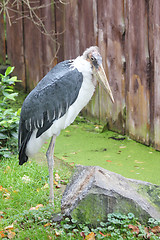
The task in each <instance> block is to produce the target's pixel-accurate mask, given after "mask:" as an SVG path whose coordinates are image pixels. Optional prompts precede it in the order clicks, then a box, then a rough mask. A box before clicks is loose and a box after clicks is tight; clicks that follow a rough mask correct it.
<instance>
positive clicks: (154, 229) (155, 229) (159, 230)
mask: <svg viewBox="0 0 160 240" xmlns="http://www.w3.org/2000/svg"><path fill="white" fill-rule="evenodd" d="M151 231H152V232H153V233H154V234H156V233H160V226H155V227H153V228H152V229H151Z"/></svg>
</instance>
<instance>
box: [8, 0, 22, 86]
mask: <svg viewBox="0 0 160 240" xmlns="http://www.w3.org/2000/svg"><path fill="white" fill-rule="evenodd" d="M13 2H14V1H13V0H12V1H9V4H10V6H9V7H12V8H13V10H14V11H10V10H8V16H9V18H10V21H8V18H7V28H6V33H7V55H8V59H9V62H10V64H11V65H12V66H15V70H14V74H15V75H17V76H18V79H20V80H22V84H23V86H24V87H25V63H24V39H23V20H22V18H20V17H21V15H20V14H19V13H18V12H17V11H16V10H17V8H16V6H15V5H12V4H13ZM19 11H21V6H20V8H19ZM18 19H19V20H18ZM10 22H11V24H10Z"/></svg>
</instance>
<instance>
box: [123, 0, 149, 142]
mask: <svg viewBox="0 0 160 240" xmlns="http://www.w3.org/2000/svg"><path fill="white" fill-rule="evenodd" d="M147 18H148V16H147V3H146V1H145V0H141V1H139V0H128V1H127V2H126V26H127V27H126V30H127V32H126V45H125V46H126V78H127V82H128V84H127V98H126V101H127V109H126V114H127V115H126V116H127V119H126V120H127V122H126V124H127V132H128V134H129V135H130V136H131V137H132V138H133V139H135V140H137V141H140V142H142V143H145V144H149V131H150V106H149V102H150V101H149V99H150V96H149V84H148V81H147V80H148V62H149V52H148V25H147Z"/></svg>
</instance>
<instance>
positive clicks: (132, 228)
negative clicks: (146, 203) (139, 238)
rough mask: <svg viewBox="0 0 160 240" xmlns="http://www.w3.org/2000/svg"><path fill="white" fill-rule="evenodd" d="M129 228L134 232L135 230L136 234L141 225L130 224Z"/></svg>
mask: <svg viewBox="0 0 160 240" xmlns="http://www.w3.org/2000/svg"><path fill="white" fill-rule="evenodd" d="M128 228H129V229H131V230H132V232H135V233H136V234H139V227H137V226H135V225H132V224H130V225H128Z"/></svg>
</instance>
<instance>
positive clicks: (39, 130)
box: [18, 46, 114, 206]
mask: <svg viewBox="0 0 160 240" xmlns="http://www.w3.org/2000/svg"><path fill="white" fill-rule="evenodd" d="M97 80H98V81H99V82H100V84H101V85H102V86H103V87H104V89H105V90H106V91H107V92H108V93H109V96H110V98H111V100H112V102H114V99H113V95H112V92H111V89H110V86H109V83H108V81H107V77H106V74H105V72H104V69H103V66H102V57H101V55H100V53H99V49H98V47H96V46H92V47H90V48H88V49H86V50H85V52H84V53H83V55H82V56H78V57H77V58H76V59H74V60H66V61H63V62H61V63H58V64H57V65H56V66H55V67H54V68H53V69H52V70H51V71H50V72H48V73H47V75H46V76H45V77H44V78H43V79H42V80H41V81H40V82H39V83H38V84H37V86H36V87H35V88H34V89H33V90H32V91H31V92H30V94H29V95H28V96H27V98H26V99H25V101H24V103H23V105H22V110H21V115H20V122H19V136H18V145H19V164H20V165H22V164H23V163H25V162H26V161H27V160H28V157H31V156H33V155H34V154H35V153H37V152H38V150H39V149H40V148H41V146H42V145H43V143H44V142H45V141H46V139H48V138H50V137H51V141H50V145H49V147H48V150H47V153H46V157H47V162H48V169H49V183H50V202H52V204H53V206H54V193H53V167H54V157H53V154H54V145H55V140H56V136H58V135H59V134H60V131H61V130H62V129H65V128H66V127H68V126H69V125H70V124H71V123H72V122H73V121H74V119H75V118H76V116H77V115H78V113H79V112H80V111H81V110H82V108H83V107H84V106H86V104H87V103H88V102H89V100H90V99H91V97H92V95H93V93H94V91H95V87H96V82H97Z"/></svg>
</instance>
